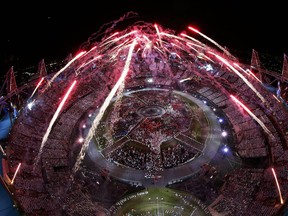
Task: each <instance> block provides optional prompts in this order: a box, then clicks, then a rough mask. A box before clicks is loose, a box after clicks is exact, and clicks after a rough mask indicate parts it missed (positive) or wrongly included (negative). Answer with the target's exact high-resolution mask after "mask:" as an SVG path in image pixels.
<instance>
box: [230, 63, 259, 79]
mask: <svg viewBox="0 0 288 216" xmlns="http://www.w3.org/2000/svg"><path fill="white" fill-rule="evenodd" d="M233 64H234V65H235V66H236V67H237V68H239V69H240V70H241V71H243V72H244V73H246V74H247V75H248V76H250V75H252V77H253V78H254V79H256V80H257V81H258V82H259V83H261V84H263V83H262V82H261V80H259V79H258V78H257V77H256V76H255V75H254V74H253V73H252V72H251V71H250V70H248V71H249V73H248V72H247V71H245V70H244V69H243V68H242V67H240V65H238V64H236V63H235V62H234V63H233Z"/></svg>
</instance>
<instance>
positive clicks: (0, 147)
mask: <svg viewBox="0 0 288 216" xmlns="http://www.w3.org/2000/svg"><path fill="white" fill-rule="evenodd" d="M0 151H1V152H2V154H3V155H5V151H4V149H3V148H2V146H1V145H0Z"/></svg>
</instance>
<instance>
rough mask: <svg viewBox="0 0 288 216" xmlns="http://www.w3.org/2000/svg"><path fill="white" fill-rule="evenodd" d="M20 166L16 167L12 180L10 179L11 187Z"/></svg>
mask: <svg viewBox="0 0 288 216" xmlns="http://www.w3.org/2000/svg"><path fill="white" fill-rule="evenodd" d="M20 166H21V163H19V164H18V166H17V169H16V172H15V173H14V175H13V178H12V180H11V185H13V183H14V180H15V178H16V175H17V173H18V171H19V169H20Z"/></svg>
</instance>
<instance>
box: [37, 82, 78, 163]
mask: <svg viewBox="0 0 288 216" xmlns="http://www.w3.org/2000/svg"><path fill="white" fill-rule="evenodd" d="M75 84H76V80H75V81H74V82H73V83H72V85H71V86H70V87H69V89H68V91H67V92H66V94H65V96H64V98H63V99H62V101H61V103H60V105H59V106H58V108H57V110H56V112H55V113H54V115H53V118H52V119H51V121H50V123H49V126H48V128H47V130H46V133H45V134H44V136H43V138H42V143H41V146H40V149H39V152H38V155H37V158H36V162H35V164H34V165H37V163H38V161H39V159H40V156H41V154H42V150H43V147H44V146H45V143H46V141H47V139H48V136H49V134H50V132H51V129H52V127H53V125H54V123H55V121H56V119H57V117H58V115H59V114H60V111H61V109H62V108H63V106H64V104H65V102H66V100H67V99H68V96H69V95H70V93H71V91H72V89H73V88H74V86H75ZM34 168H35V166H34Z"/></svg>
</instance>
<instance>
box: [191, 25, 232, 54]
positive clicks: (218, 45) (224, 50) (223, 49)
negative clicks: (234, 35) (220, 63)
mask: <svg viewBox="0 0 288 216" xmlns="http://www.w3.org/2000/svg"><path fill="white" fill-rule="evenodd" d="M188 29H190V30H192V31H194V32H196V33H197V34H199V35H201V36H202V37H204V38H205V39H207V40H208V41H210V42H211V43H213V44H214V45H216V46H217V47H218V48H219V49H221V50H222V51H223V52H224V53H225V54H227V55H228V56H232V55H231V53H229V52H228V51H227V50H226V49H225V48H224V47H222V46H221V45H220V44H218V43H217V42H216V41H214V40H212V39H211V38H209V37H207V36H206V35H204V34H203V33H201V32H200V31H198V30H197V29H195V28H193V27H191V26H189V27H188Z"/></svg>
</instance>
